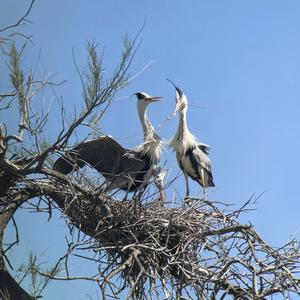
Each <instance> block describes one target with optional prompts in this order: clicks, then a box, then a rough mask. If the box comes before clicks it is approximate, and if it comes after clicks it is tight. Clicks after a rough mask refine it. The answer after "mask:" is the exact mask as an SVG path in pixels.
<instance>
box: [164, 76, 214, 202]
mask: <svg viewBox="0 0 300 300" xmlns="http://www.w3.org/2000/svg"><path fill="white" fill-rule="evenodd" d="M169 81H170V82H171V83H172V84H173V85H174V87H175V89H176V96H175V100H176V108H175V113H176V112H178V129H177V132H176V134H175V136H174V138H173V139H172V141H171V143H170V145H171V147H172V148H173V149H174V150H175V151H176V158H177V161H178V164H179V167H180V168H181V170H182V171H183V174H184V177H185V181H186V197H188V196H189V184H188V177H191V178H192V179H193V180H195V181H197V182H198V183H199V184H200V185H201V186H202V187H203V188H204V194H205V188H207V187H211V186H214V185H215V184H214V182H213V176H212V171H211V162H210V159H209V157H208V153H209V146H208V145H206V144H203V143H201V142H199V141H198V140H197V138H196V137H195V136H194V135H193V134H191V133H190V131H189V129H188V127H187V121H186V114H187V98H186V96H185V95H184V94H183V93H182V91H181V90H180V89H179V88H178V87H177V86H176V85H175V84H174V83H173V82H172V81H171V80H169Z"/></svg>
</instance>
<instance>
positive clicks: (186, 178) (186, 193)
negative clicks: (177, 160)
mask: <svg viewBox="0 0 300 300" xmlns="http://www.w3.org/2000/svg"><path fill="white" fill-rule="evenodd" d="M183 175H184V179H185V186H186V189H185V198H188V197H189V196H190V189H189V176H188V175H187V174H186V173H183Z"/></svg>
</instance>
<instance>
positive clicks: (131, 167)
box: [53, 93, 162, 192]
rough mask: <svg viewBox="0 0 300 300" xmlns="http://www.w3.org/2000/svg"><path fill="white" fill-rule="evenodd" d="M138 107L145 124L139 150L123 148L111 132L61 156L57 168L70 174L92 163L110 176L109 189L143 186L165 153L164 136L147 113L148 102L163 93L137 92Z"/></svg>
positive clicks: (127, 188)
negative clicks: (153, 94)
mask: <svg viewBox="0 0 300 300" xmlns="http://www.w3.org/2000/svg"><path fill="white" fill-rule="evenodd" d="M135 96H136V97H137V111H138V115H139V118H140V121H141V124H142V127H143V133H144V142H143V143H142V144H141V145H139V146H138V147H137V148H136V149H135V150H129V149H125V148H123V147H122V146H121V145H120V144H119V143H118V142H116V141H115V140H114V139H113V138H112V137H110V136H100V137H99V138H97V139H93V140H90V141H86V142H82V143H80V144H78V145H77V146H76V147H74V148H73V149H72V150H70V151H68V152H66V153H65V154H64V155H63V156H62V157H60V158H59V159H57V160H56V161H55V163H54V165H53V169H54V170H56V171H59V172H61V173H63V174H69V173H70V172H72V171H73V170H74V169H76V168H82V167H83V166H84V165H86V164H88V165H90V166H91V167H93V168H95V169H96V170H97V171H98V172H100V173H101V174H102V175H103V176H104V177H105V179H106V180H107V190H108V191H109V190H113V189H122V190H125V191H126V192H130V191H136V190H142V189H143V188H144V187H146V186H147V185H148V183H149V180H150V178H151V177H152V175H153V174H154V173H155V171H156V168H157V163H158V161H159V158H160V153H161V148H162V145H161V139H160V137H159V136H158V135H157V134H156V132H155V130H154V128H153V126H152V125H151V123H150V121H149V119H148V117H147V112H146V109H147V106H148V105H149V104H150V103H152V102H155V101H159V100H160V99H161V97H152V96H149V95H147V94H146V93H135Z"/></svg>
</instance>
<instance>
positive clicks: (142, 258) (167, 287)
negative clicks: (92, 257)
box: [52, 189, 300, 299]
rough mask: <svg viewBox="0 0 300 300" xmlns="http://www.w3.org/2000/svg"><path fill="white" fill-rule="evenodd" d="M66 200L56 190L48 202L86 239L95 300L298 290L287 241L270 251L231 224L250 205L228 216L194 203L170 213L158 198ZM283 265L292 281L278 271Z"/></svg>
mask: <svg viewBox="0 0 300 300" xmlns="http://www.w3.org/2000/svg"><path fill="white" fill-rule="evenodd" d="M71 194H72V193H71V190H68V189H64V190H63V191H62V190H61V189H60V190H59V189H58V190H56V191H55V192H54V193H53V191H52V198H54V199H56V202H57V203H58V204H60V206H61V208H63V210H64V213H65V214H66V215H67V216H68V219H69V220H71V224H73V225H75V226H76V228H79V229H80V230H81V231H82V232H84V233H85V234H87V235H88V236H89V237H91V239H90V249H92V250H93V251H94V252H97V253H99V260H98V262H99V267H98V269H99V274H98V276H97V278H96V277H94V280H95V281H97V282H98V284H99V286H100V288H101V291H102V298H103V299H106V298H107V297H109V295H110V296H111V297H114V298H116V297H120V294H121V293H122V292H124V289H125V287H130V289H129V291H128V290H127V292H128V293H127V296H128V297H130V298H133V299H152V298H159V299H160V298H161V297H162V296H161V295H162V294H163V295H164V297H165V298H168V299H176V298H180V297H183V298H184V297H190V298H193V299H194V298H195V297H196V296H195V295H197V297H198V298H199V299H214V298H213V297H215V296H216V295H221V294H222V295H231V296H233V297H234V298H235V299H256V298H257V299H264V298H263V297H264V296H267V295H270V294H273V293H277V292H280V290H279V288H278V286H279V283H280V284H281V285H280V286H283V285H282V282H284V286H285V287H286V288H287V287H290V288H291V289H294V290H296V289H298V286H299V283H298V281H297V280H296V279H295V278H294V275H295V274H296V273H297V272H298V271H297V270H296V269H297V268H298V267H299V266H298V265H299V258H300V256H299V252H298V243H297V242H296V241H295V240H291V241H290V242H289V243H288V244H287V245H285V247H282V248H280V249H276V250H275V249H274V248H272V247H270V246H268V245H267V244H266V243H265V242H264V241H263V240H262V239H261V238H260V236H259V235H258V234H257V233H256V231H255V230H254V229H253V227H252V226H251V225H242V224H240V223H239V222H238V217H239V215H240V214H241V213H242V212H243V211H245V210H248V206H249V205H251V203H252V201H253V199H250V200H249V201H248V202H247V203H246V205H245V206H243V207H242V208H240V209H237V210H229V209H228V207H227V206H225V205H223V206H222V205H221V204H218V205H217V204H216V203H213V202H211V201H208V200H206V199H202V198H197V199H192V198H190V199H188V201H186V202H184V203H183V204H182V205H178V206H176V207H175V206H171V205H165V206H164V205H162V202H161V198H158V199H155V200H153V201H152V202H151V203H147V204H141V202H140V201H138V200H133V201H117V200H114V199H112V198H110V197H107V196H106V195H105V194H96V193H86V194H84V193H82V194H81V195H79V194H78V193H77V195H76V197H72V196H71ZM62 204H63V205H62ZM71 227H72V226H71ZM104 261H105V263H103V262H104ZM291 262H292V264H294V265H295V268H293V270H295V274H294V272H293V271H290V270H289V269H287V268H286V266H288V265H289V264H290V263H291ZM296 265H297V266H296ZM296 267H297V268H296ZM296 285H297V288H295V286H296ZM293 286H294V288H293ZM159 290H160V293H161V294H159V293H158V291H159ZM153 291H156V292H155V293H154V292H153ZM157 293H158V294H157Z"/></svg>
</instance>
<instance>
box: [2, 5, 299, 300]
mask: <svg viewBox="0 0 300 300" xmlns="http://www.w3.org/2000/svg"><path fill="white" fill-rule="evenodd" d="M28 4H29V1H20V0H9V1H8V0H5V1H2V2H1V4H0V22H1V26H3V25H7V24H11V23H14V22H15V21H16V20H17V19H18V18H19V17H20V16H21V15H22V14H23V13H24V12H25V10H26V9H27V7H28ZM299 16H300V2H299V1H297V0H294V1H277V0H265V1H261V0H252V1H239V0H229V1H210V0H206V1H202V0H201V1H196V0H194V1H171V0H165V1H158V0H155V1H144V0H142V1H141V0H131V1H111V0H106V1H96V0H90V1H71V0H67V1H58V0H53V1H37V3H36V5H35V6H34V8H33V10H32V13H31V15H30V17H29V19H30V20H31V21H32V24H29V25H27V26H26V28H25V29H24V32H26V33H30V34H33V38H32V39H33V41H34V45H31V46H29V48H28V49H30V51H27V52H26V57H25V59H24V65H25V66H27V67H28V66H31V68H34V69H35V71H36V74H39V73H40V74H48V73H53V74H54V73H55V74H57V75H56V80H57V81H60V80H66V83H65V84H64V85H63V86H61V87H59V88H57V90H56V93H57V95H58V96H59V97H60V96H61V97H62V98H63V100H64V103H65V106H66V109H67V110H68V112H69V113H72V112H73V111H74V107H75V106H77V107H80V103H81V101H82V97H81V87H80V80H79V77H78V75H77V72H76V69H75V66H74V63H73V60H72V49H73V48H74V51H75V56H76V59H77V62H78V64H79V66H84V63H85V57H86V52H85V48H84V46H85V44H86V42H87V41H88V40H90V41H91V40H94V41H96V42H98V43H99V49H101V47H104V63H105V67H106V69H107V72H108V73H109V72H110V70H112V68H113V66H114V65H115V64H116V63H117V62H118V59H119V55H120V51H121V46H122V38H123V36H124V35H125V33H128V34H129V36H131V37H134V36H135V34H136V33H137V32H138V31H139V29H140V28H141V26H142V25H143V23H144V21H145V20H146V25H145V28H144V30H143V32H142V34H141V37H142V43H141V46H140V48H139V50H138V52H137V55H136V57H135V60H134V62H133V65H132V69H131V71H132V74H135V73H136V72H139V71H140V70H141V69H142V68H143V67H144V66H145V65H146V64H147V63H149V62H150V61H152V60H153V61H154V62H153V63H152V64H151V65H150V67H149V68H148V69H147V70H146V71H144V72H143V73H142V74H141V75H140V76H138V77H137V78H136V79H135V80H133V81H132V82H131V84H130V85H129V86H128V87H127V88H126V89H124V90H123V91H121V93H120V94H119V96H120V97H124V98H123V99H122V100H118V101H116V102H115V103H114V104H113V106H112V109H111V110H110V111H109V112H108V113H107V115H106V117H105V118H104V119H103V121H102V129H103V131H104V132H105V133H107V134H111V135H113V136H115V137H117V138H118V139H119V141H120V142H121V143H123V144H125V145H126V146H127V147H133V146H135V145H137V144H138V143H140V142H141V140H142V135H141V128H140V125H139V123H138V120H137V118H136V111H135V105H136V103H135V100H134V98H130V97H128V96H129V95H131V94H132V93H134V92H136V91H145V92H147V93H149V94H153V95H161V96H164V97H165V101H164V102H162V103H160V104H155V105H153V106H152V107H150V109H149V117H150V118H151V121H152V122H153V124H155V126H158V124H160V123H161V122H163V121H164V120H165V118H166V117H167V116H168V115H169V113H170V112H171V111H172V109H173V108H174V89H173V88H172V87H171V86H170V84H169V83H168V82H167V81H166V80H165V79H166V78H171V79H172V80H173V81H175V82H176V83H177V85H178V86H179V87H180V88H181V89H182V90H183V91H184V93H185V94H186V95H187V97H188V99H189V101H190V104H191V106H190V107H189V112H188V125H189V127H190V130H191V131H192V132H193V133H194V134H195V135H196V136H197V137H198V138H199V139H200V140H201V141H202V142H204V143H207V144H209V145H210V146H211V159H212V163H213V173H214V178H215V183H216V189H215V190H213V191H212V192H211V194H210V199H211V200H216V201H222V202H225V203H235V204H237V205H241V204H242V203H244V202H245V201H246V200H247V199H248V198H249V197H250V196H251V195H252V194H253V193H256V195H259V194H261V193H262V192H265V193H264V195H263V196H262V197H261V198H260V199H259V204H258V205H257V206H255V208H256V211H254V212H252V213H251V214H247V215H246V216H244V217H242V219H241V220H242V221H243V222H247V221H250V222H251V223H252V224H253V225H254V226H255V227H256V229H257V231H258V232H259V233H260V234H261V235H262V237H263V238H264V239H265V240H266V241H268V242H269V243H271V244H272V245H274V246H279V245H281V244H283V243H284V242H286V241H287V240H288V238H289V236H290V234H293V233H295V232H296V231H297V230H298V229H299V228H300V221H299V220H300V219H299V211H300V201H299V190H298V184H299V174H298V168H299V166H300V156H299V154H300V142H299V131H300V130H299V129H300V124H299V123H300V122H299V119H300V117H299V116H300V84H299V83H300V18H299ZM0 63H1V64H0V66H1V69H2V71H1V75H0V76H1V82H0V88H1V90H3V89H4V87H5V85H6V79H5V78H4V77H5V70H4V71H3V69H4V68H5V65H4V64H3V61H2V62H0ZM52 96H53V95H52ZM0 114H1V112H0ZM0 118H1V120H7V119H8V118H7V116H4V115H3V114H2V115H0ZM16 120H17V119H16V115H11V116H9V122H10V124H11V125H12V124H13V122H16ZM128 120H129V121H128ZM124 124H125V125H124ZM50 125H51V126H50V130H49V139H50V140H51V139H53V138H54V136H55V132H57V131H58V130H59V128H58V124H57V116H56V115H53V116H52V119H51V123H50ZM176 126H177V119H176V118H173V119H172V120H170V121H169V122H167V123H165V124H164V125H163V126H162V127H161V128H160V129H159V134H160V135H161V136H162V137H163V138H165V139H167V140H168V139H170V138H171V137H172V136H173V135H174V134H175V131H176ZM82 138H85V136H84V135H83V136H82ZM165 160H167V167H168V169H170V170H171V174H175V173H176V172H177V171H178V166H177V164H176V162H175V159H174V153H172V152H170V151H169V152H166V153H165V154H164V156H163V161H165ZM175 185H176V188H177V189H178V190H179V192H180V193H181V194H182V195H183V193H184V188H181V187H184V179H183V177H182V176H181V177H180V178H179V179H178V180H177V181H176V183H175ZM199 191H200V189H199V186H198V185H197V184H194V183H193V184H192V192H193V193H194V194H197V193H198V192H199ZM46 219H47V217H46V216H44V217H36V215H34V216H33V215H32V214H28V213H21V214H18V217H17V221H18V223H19V227H20V228H22V231H23V232H24V234H23V235H21V238H22V240H23V241H22V242H23V247H24V248H22V249H25V250H22V251H21V252H20V251H17V250H15V254H14V255H15V259H16V260H18V261H19V260H21V258H22V255H24V253H25V254H26V253H28V251H29V250H30V249H32V250H35V247H37V244H38V243H39V242H38V241H37V239H40V238H41V240H42V245H39V246H38V247H39V249H40V250H41V251H45V250H46V249H47V255H48V256H49V261H50V260H51V258H52V257H55V255H56V257H58V256H59V253H61V254H62V252H59V251H60V249H61V243H64V235H65V234H66V233H67V230H66V229H65V225H64V222H63V221H62V220H61V219H59V217H57V218H56V219H55V220H52V221H50V222H49V223H47V221H46ZM45 229H47V230H48V232H49V235H48V237H47V238H45V237H42V236H41V231H43V230H45ZM62 249H64V248H63V247H62ZM62 251H63V250H62ZM83 268H84V267H83ZM66 286H67V289H66V287H65V286H64V284H61V283H55V282H54V283H52V284H51V285H50V287H49V289H48V290H47V292H46V294H45V299H54V298H53V297H54V296H53V295H56V294H57V293H58V291H59V293H61V294H62V295H64V296H63V297H62V298H61V299H84V295H85V294H86V292H88V291H90V292H91V293H90V294H91V295H95V292H93V290H92V288H93V286H92V287H91V285H89V284H87V285H84V284H78V283H74V282H73V283H70V284H68V285H66ZM95 289H96V287H95Z"/></svg>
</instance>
